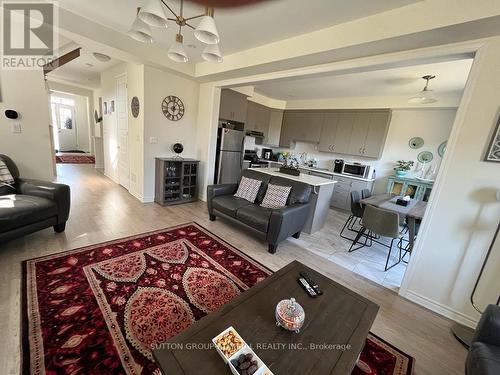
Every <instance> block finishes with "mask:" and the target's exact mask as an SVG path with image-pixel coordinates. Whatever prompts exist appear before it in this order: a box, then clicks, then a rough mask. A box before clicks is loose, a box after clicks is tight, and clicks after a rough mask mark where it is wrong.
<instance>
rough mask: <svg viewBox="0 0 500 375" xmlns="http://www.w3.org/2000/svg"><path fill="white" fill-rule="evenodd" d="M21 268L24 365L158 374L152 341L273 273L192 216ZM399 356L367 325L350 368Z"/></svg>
mask: <svg viewBox="0 0 500 375" xmlns="http://www.w3.org/2000/svg"><path fill="white" fill-rule="evenodd" d="M23 270H24V275H23V307H22V309H23V327H22V339H23V343H22V344H23V345H22V349H23V359H22V364H23V373H24V374H144V375H148V374H155V375H156V374H160V372H159V370H158V368H157V366H156V365H155V363H154V361H153V357H152V354H151V351H150V348H151V347H153V346H154V345H155V344H156V343H161V342H164V341H166V340H167V339H168V338H170V337H172V336H174V335H176V334H177V333H179V332H181V331H182V330H184V329H186V328H187V327H189V326H190V325H191V324H192V323H193V322H195V321H196V320H199V319H201V318H202V317H203V316H205V315H207V314H209V313H210V312H212V311H214V310H216V309H218V308H219V307H220V306H222V305H223V304H225V303H227V302H228V301H230V300H231V299H232V298H234V297H236V296H237V295H238V294H240V293H241V292H243V291H245V290H246V289H248V288H250V287H252V286H253V285H255V284H256V283H258V282H259V281H261V280H264V279H265V278H266V277H267V276H269V275H270V274H271V273H272V272H271V271H270V270H268V269H267V268H266V267H264V266H262V265H261V264H259V263H258V262H256V261H254V260H253V259H251V258H249V257H248V256H246V255H245V254H243V253H242V252H240V251H239V250H237V249H235V248H234V247H232V246H231V245H229V244H228V243H226V242H224V241H223V240H222V239H220V238H218V237H216V236H215V235H213V234H212V233H210V232H209V231H207V230H206V229H204V228H203V227H201V226H199V225H198V224H196V223H189V224H185V225H181V226H177V227H173V228H168V229H164V230H160V231H155V232H150V233H144V234H141V235H138V236H133V237H128V238H123V239H120V240H116V241H111V242H106V243H101V244H97V245H92V246H88V247H85V248H80V249H76V250H70V251H67V252H64V253H59V254H54V255H49V256H45V257H41V258H36V259H31V260H28V261H26V262H24V264H23ZM367 349H368V350H367ZM405 364H406V368H407V369H410V370H408V371H411V365H412V359H411V357H408V356H406V355H405V354H404V353H402V352H400V351H399V350H397V349H396V348H394V347H392V346H391V345H389V344H387V343H385V342H384V341H382V340H380V339H378V338H376V337H375V336H373V335H370V336H369V337H368V339H367V345H366V347H365V350H364V351H363V353H362V354H361V361H360V362H359V364H358V367H357V368H356V369H355V372H354V374H356V375H358V374H365V373H367V374H388V375H408V374H411V372H408V371H407V372H402V371H399V370H401V369H402V368H403V367H404V366H405ZM367 369H368V370H369V371H371V369H374V370H376V372H364V371H365V370H367ZM379 370H380V371H379ZM396 370H397V371H396ZM356 371H358V372H356ZM359 371H361V372H359ZM391 371H392V372H391ZM398 371H399V372H398Z"/></svg>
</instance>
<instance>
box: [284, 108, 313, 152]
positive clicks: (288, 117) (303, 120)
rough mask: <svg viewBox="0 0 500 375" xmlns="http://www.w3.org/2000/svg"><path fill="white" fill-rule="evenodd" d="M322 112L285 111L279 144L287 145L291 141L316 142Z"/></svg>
mask: <svg viewBox="0 0 500 375" xmlns="http://www.w3.org/2000/svg"><path fill="white" fill-rule="evenodd" d="M322 125H323V112H318V111H285V113H284V114H283V123H282V126H281V137H280V146H282V147H289V146H290V142H292V141H302V142H312V143H318V142H319V140H320V134H321V127H322Z"/></svg>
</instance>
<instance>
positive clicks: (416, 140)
mask: <svg viewBox="0 0 500 375" xmlns="http://www.w3.org/2000/svg"><path fill="white" fill-rule="evenodd" d="M408 145H409V146H410V148H413V149H418V148H421V147H422V146H423V145H424V139H423V138H421V137H413V138H412V139H410V141H409V142H408Z"/></svg>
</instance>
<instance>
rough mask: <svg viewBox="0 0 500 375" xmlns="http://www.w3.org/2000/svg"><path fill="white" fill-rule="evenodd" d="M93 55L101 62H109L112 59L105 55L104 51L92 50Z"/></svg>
mask: <svg viewBox="0 0 500 375" xmlns="http://www.w3.org/2000/svg"><path fill="white" fill-rule="evenodd" d="M92 55H94V57H95V59H96V60H97V61H100V62H108V61H109V60H111V57H109V56H108V55H105V54H104V53H99V52H92Z"/></svg>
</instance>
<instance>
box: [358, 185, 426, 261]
mask: <svg viewBox="0 0 500 375" xmlns="http://www.w3.org/2000/svg"><path fill="white" fill-rule="evenodd" d="M400 198H402V197H401V196H399V195H394V194H377V195H372V196H371V197H369V198H364V199H361V201H360V203H361V204H363V205H371V206H374V207H378V208H382V209H384V210H388V211H392V212H396V213H397V214H398V215H399V216H400V217H401V216H403V217H405V218H406V225H407V226H408V237H409V238H408V241H409V247H408V251H409V252H410V253H411V250H412V249H413V246H414V244H415V237H416V228H417V220H422V219H423V218H424V215H425V211H426V209H427V202H424V201H419V200H416V199H410V201H409V202H408V205H407V206H401V205H399V204H397V203H396V202H397V200H398V199H400Z"/></svg>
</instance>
